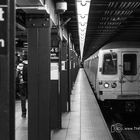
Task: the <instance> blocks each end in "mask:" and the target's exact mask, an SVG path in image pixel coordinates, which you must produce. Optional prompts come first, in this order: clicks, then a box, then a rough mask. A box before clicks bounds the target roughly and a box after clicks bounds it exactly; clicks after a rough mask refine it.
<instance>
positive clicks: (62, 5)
mask: <svg viewBox="0 0 140 140" xmlns="http://www.w3.org/2000/svg"><path fill="white" fill-rule="evenodd" d="M66 10H67V2H65V1H59V2H57V3H56V12H57V14H63V13H64V12H65V11H66Z"/></svg>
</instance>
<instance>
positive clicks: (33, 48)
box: [27, 14, 51, 140]
mask: <svg viewBox="0 0 140 140" xmlns="http://www.w3.org/2000/svg"><path fill="white" fill-rule="evenodd" d="M27 26H28V44H29V49H28V50H29V52H28V55H29V69H28V81H29V83H28V89H29V93H28V110H29V121H28V140H45V139H46V140H50V124H49V121H50V109H49V99H50V95H49V93H50V43H51V28H50V18H49V15H38V16H37V14H36V15H31V18H28V20H27Z"/></svg>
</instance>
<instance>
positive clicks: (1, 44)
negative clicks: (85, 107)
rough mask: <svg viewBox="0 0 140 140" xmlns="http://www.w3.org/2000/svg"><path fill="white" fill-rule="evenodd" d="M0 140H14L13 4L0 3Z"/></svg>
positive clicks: (11, 2)
mask: <svg viewBox="0 0 140 140" xmlns="http://www.w3.org/2000/svg"><path fill="white" fill-rule="evenodd" d="M0 30H1V31H0V139H1V140H15V98H14V97H15V75H14V70H15V69H14V66H15V65H14V51H15V44H14V40H15V38H14V37H15V2H14V1H11V0H1V1H0Z"/></svg>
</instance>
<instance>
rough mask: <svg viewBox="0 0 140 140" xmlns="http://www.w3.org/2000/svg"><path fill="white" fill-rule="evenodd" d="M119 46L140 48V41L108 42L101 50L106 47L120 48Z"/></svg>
mask: <svg viewBox="0 0 140 140" xmlns="http://www.w3.org/2000/svg"><path fill="white" fill-rule="evenodd" d="M118 48H140V42H129V41H127V42H121V41H119V42H111V43H109V44H106V45H105V46H103V47H102V48H101V50H105V49H118Z"/></svg>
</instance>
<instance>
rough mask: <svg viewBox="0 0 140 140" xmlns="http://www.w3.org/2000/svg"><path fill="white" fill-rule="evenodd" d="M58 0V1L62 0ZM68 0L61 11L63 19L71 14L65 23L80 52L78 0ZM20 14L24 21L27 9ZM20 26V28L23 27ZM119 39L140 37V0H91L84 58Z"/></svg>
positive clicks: (20, 19) (129, 39)
mask: <svg viewBox="0 0 140 140" xmlns="http://www.w3.org/2000/svg"><path fill="white" fill-rule="evenodd" d="M54 1H55V2H57V1H58V0H54ZM65 1H66V2H67V5H68V8H67V11H66V12H65V13H64V14H62V15H61V20H63V21H66V20H68V19H69V18H71V20H70V21H69V22H68V23H67V24H66V25H65V27H66V28H67V29H68V31H69V32H70V33H71V38H72V40H73V42H74V44H75V50H76V51H77V53H78V54H79V55H80V49H79V35H78V22H77V15H76V0H65ZM78 1H81V0H78ZM87 1H88V0H87ZM81 12H82V11H81ZM17 14H19V16H18V21H19V22H18V23H21V25H24V22H25V21H24V16H25V13H24V12H23V11H22V10H18V12H17ZM21 15H22V16H21ZM17 26H18V25H17ZM18 30H19V32H20V30H22V28H19V29H18ZM23 36H24V34H23ZM118 40H124V41H139V40H140V1H139V0H91V6H90V12H89V19H88V24H87V32H86V39H85V46H84V54H83V59H86V58H88V57H89V56H90V55H91V54H93V53H94V52H96V51H97V50H98V49H100V48H101V47H102V46H103V45H104V44H106V43H108V42H111V41H118Z"/></svg>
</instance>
